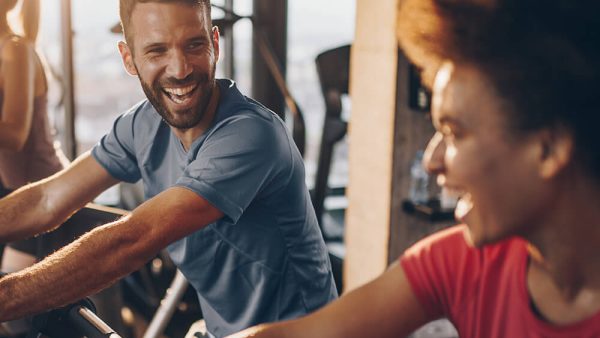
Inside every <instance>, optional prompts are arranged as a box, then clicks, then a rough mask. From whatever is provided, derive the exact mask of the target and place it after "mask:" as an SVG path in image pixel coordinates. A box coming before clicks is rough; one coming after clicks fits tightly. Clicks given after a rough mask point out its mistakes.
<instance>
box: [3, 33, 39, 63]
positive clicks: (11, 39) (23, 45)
mask: <svg viewBox="0 0 600 338" xmlns="http://www.w3.org/2000/svg"><path fill="white" fill-rule="evenodd" d="M0 48H1V49H2V59H3V60H6V58H8V57H14V56H20V57H22V56H25V55H28V54H30V53H34V52H35V51H34V45H33V43H32V42H31V41H29V40H27V39H26V38H24V37H22V36H19V35H10V36H8V37H7V38H5V39H4V41H2V42H1V44H0Z"/></svg>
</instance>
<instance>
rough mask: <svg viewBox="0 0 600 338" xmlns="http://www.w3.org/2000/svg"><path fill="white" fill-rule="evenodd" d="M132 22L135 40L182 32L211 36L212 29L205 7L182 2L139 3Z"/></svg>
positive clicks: (132, 16) (132, 15)
mask: <svg viewBox="0 0 600 338" xmlns="http://www.w3.org/2000/svg"><path fill="white" fill-rule="evenodd" d="M130 22H131V28H132V33H133V34H132V37H133V38H134V40H138V39H139V38H141V39H142V40H147V39H149V38H150V39H151V38H152V37H153V36H154V37H160V36H161V35H165V34H168V35H171V34H175V33H181V32H185V33H192V34H196V35H202V34H209V32H210V28H211V27H210V18H208V15H207V11H206V10H205V9H204V7H203V6H201V5H191V4H186V3H181V2H145V3H138V4H137V5H136V7H135V8H134V9H133V11H132V13H131V21H130Z"/></svg>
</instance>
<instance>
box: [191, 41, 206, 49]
mask: <svg viewBox="0 0 600 338" xmlns="http://www.w3.org/2000/svg"><path fill="white" fill-rule="evenodd" d="M203 45H204V43H202V42H192V43H190V44H189V45H188V49H189V50H195V49H198V48H200V47H202V46H203Z"/></svg>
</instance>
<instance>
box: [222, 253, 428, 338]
mask: <svg viewBox="0 0 600 338" xmlns="http://www.w3.org/2000/svg"><path fill="white" fill-rule="evenodd" d="M433 319H434V318H428V316H427V315H426V313H425V311H424V310H423V308H422V307H421V305H420V304H419V302H418V300H417V298H416V297H415V295H414V293H413V291H412V289H411V286H410V285H409V283H408V280H407V279H406V276H405V275H404V271H403V270H402V267H401V266H400V265H399V264H397V263H395V264H394V265H392V266H391V267H390V268H389V269H388V271H386V272H385V273H384V274H383V275H381V276H380V277H379V278H377V279H376V280H374V281H372V282H370V283H369V284H366V285H365V286H363V287H361V288H359V289H357V290H354V291H352V292H350V293H348V294H346V295H344V296H343V297H341V298H340V299H339V300H337V301H335V302H333V303H331V304H329V305H327V306H326V307H324V308H323V309H321V310H319V311H317V312H315V313H313V314H310V315H307V316H306V317H303V318H300V319H296V320H291V321H286V322H280V323H275V324H263V325H259V326H256V327H253V328H250V329H247V330H244V331H242V332H240V333H237V334H235V335H233V336H230V338H242V337H257V338H259V337H263V338H267V337H279V338H282V337H285V338H296V337H298V338H300V337H324V338H329V337H331V338H336V337H340V338H342V337H343V338H351V337H356V338H362V337H378V338H385V337H404V336H407V335H409V334H410V333H411V332H412V331H414V330H415V329H417V328H418V327H420V326H421V325H423V324H425V323H427V322H428V321H430V320H433Z"/></svg>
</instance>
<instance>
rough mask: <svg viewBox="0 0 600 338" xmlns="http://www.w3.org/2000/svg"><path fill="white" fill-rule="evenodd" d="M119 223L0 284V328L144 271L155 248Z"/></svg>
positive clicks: (91, 233)
mask: <svg viewBox="0 0 600 338" xmlns="http://www.w3.org/2000/svg"><path fill="white" fill-rule="evenodd" d="M120 222H123V220H121V221H117V222H114V223H110V224H107V225H105V226H102V227H99V228H96V229H95V230H93V231H91V232H89V233H87V234H86V235H84V236H82V237H81V238H80V239H78V240H77V241H75V242H73V243H71V244H70V245H68V246H66V247H65V248H63V249H61V250H59V251H58V252H56V253H54V254H53V255H51V256H49V257H48V258H46V259H45V260H43V261H41V262H40V263H38V264H35V265H33V266H32V267H29V268H27V269H25V270H23V271H20V272H17V273H14V274H11V275H8V276H6V277H4V278H2V279H0V322H2V321H6V320H11V319H16V318H22V317H24V316H27V315H31V314H35V313H39V312H42V311H45V310H47V309H51V308H56V307H60V306H64V305H67V304H70V303H72V302H75V301H77V300H79V299H81V298H83V297H85V296H88V295H90V294H93V293H96V292H97V291H100V290H101V289H103V288H105V287H107V286H109V285H110V284H112V283H113V282H114V281H115V280H117V279H118V278H121V277H122V276H125V275H126V274H128V273H130V272H131V271H134V270H135V269H137V268H139V267H140V266H141V265H143V264H144V262H146V261H147V260H148V259H150V258H151V257H152V254H153V253H154V252H155V250H154V248H149V247H148V245H145V243H143V242H142V241H141V240H139V238H140V237H142V236H141V235H135V234H134V232H135V231H136V230H138V231H139V229H135V226H132V227H131V228H130V229H126V231H125V233H124V231H123V228H124V227H119V223H120ZM121 225H122V224H121ZM127 225H129V224H127ZM127 225H126V226H127ZM126 226H125V227H126ZM140 233H144V232H140Z"/></svg>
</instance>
